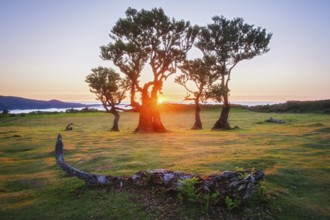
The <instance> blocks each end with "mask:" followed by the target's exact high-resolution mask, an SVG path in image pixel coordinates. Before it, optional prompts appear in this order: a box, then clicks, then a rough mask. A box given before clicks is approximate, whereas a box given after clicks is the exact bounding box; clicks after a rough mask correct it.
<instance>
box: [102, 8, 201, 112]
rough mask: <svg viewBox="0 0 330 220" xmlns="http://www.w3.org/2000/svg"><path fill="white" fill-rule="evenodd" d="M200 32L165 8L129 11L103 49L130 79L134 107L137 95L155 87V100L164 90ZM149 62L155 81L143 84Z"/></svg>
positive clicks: (104, 56)
mask: <svg viewBox="0 0 330 220" xmlns="http://www.w3.org/2000/svg"><path fill="white" fill-rule="evenodd" d="M198 32H199V28H198V27H197V26H195V27H192V26H191V25H190V23H189V22H186V21H183V20H180V21H176V20H175V19H171V18H170V17H168V16H167V15H166V14H165V12H164V10H163V9H161V8H153V9H152V10H150V11H149V10H144V9H142V10H140V11H137V10H136V9H133V8H128V9H127V11H126V18H121V19H119V20H118V21H117V23H116V24H115V26H114V27H113V28H112V31H111V34H110V37H111V41H110V43H109V44H108V45H106V46H102V47H101V57H102V58H103V59H105V60H110V61H112V62H113V63H114V65H116V66H117V67H119V68H120V70H121V71H122V72H123V73H124V74H126V75H127V76H128V78H129V79H130V82H131V84H132V90H131V104H132V105H137V106H138V105H139V104H138V103H137V102H136V101H135V92H140V93H143V94H144V93H146V92H148V91H150V90H149V87H150V86H152V92H151V93H152V94H153V96H154V98H155V96H157V95H158V93H160V92H161V90H162V86H163V81H165V80H166V79H167V78H168V77H169V76H170V75H172V74H173V73H175V71H176V67H177V64H179V63H181V62H182V61H184V60H185V59H186V55H187V52H188V50H190V48H191V47H192V46H193V43H194V41H195V38H196V36H197V34H198ZM147 61H148V63H149V64H150V66H151V69H152V72H153V76H154V77H153V81H150V82H146V83H145V84H144V85H140V83H139V82H140V79H139V78H140V77H141V72H142V69H143V68H144V65H145V64H146V63H147ZM144 95H146V94H144ZM156 101H157V100H156Z"/></svg>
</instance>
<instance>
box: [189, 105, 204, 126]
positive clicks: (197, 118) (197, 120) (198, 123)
mask: <svg viewBox="0 0 330 220" xmlns="http://www.w3.org/2000/svg"><path fill="white" fill-rule="evenodd" d="M200 111H201V107H200V105H199V98H198V99H195V124H194V126H193V127H192V128H191V129H193V130H198V129H202V128H203V125H202V120H201V116H200Z"/></svg>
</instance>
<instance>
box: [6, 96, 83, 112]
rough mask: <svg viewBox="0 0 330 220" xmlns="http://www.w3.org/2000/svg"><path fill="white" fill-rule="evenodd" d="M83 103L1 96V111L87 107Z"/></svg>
mask: <svg viewBox="0 0 330 220" xmlns="http://www.w3.org/2000/svg"><path fill="white" fill-rule="evenodd" d="M87 106H88V105H84V104H81V103H71V102H62V101H59V100H50V101H42V100H35V99H26V98H21V97H15V96H0V111H3V110H15V109H21V110H23V109H46V108H77V107H87Z"/></svg>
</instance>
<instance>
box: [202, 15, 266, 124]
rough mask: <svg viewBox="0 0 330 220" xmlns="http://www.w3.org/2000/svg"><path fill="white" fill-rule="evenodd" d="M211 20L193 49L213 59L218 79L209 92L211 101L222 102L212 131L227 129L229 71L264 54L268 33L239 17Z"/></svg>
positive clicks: (214, 18) (217, 17)
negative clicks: (240, 63) (197, 49)
mask: <svg viewBox="0 0 330 220" xmlns="http://www.w3.org/2000/svg"><path fill="white" fill-rule="evenodd" d="M212 20H213V23H212V24H208V25H207V27H204V28H202V31H201V34H200V35H199V41H198V42H197V43H196V46H197V47H198V48H199V49H200V50H201V51H202V52H203V54H204V56H207V57H212V58H214V59H215V60H216V65H215V68H216V69H217V71H218V73H219V76H220V77H219V80H218V81H217V82H216V83H215V84H214V85H213V86H212V89H211V93H210V95H211V97H212V98H213V99H214V100H216V101H222V102H223V105H222V111H221V115H220V118H219V119H218V120H217V121H216V123H215V124H214V126H213V129H230V128H231V127H230V125H229V123H228V115H229V109H230V105H229V100H228V97H229V92H230V89H229V81H230V76H231V72H232V70H233V68H234V67H235V66H236V65H237V64H238V63H239V62H240V61H242V60H249V59H252V58H253V57H255V56H258V55H262V54H264V53H267V52H268V51H269V48H268V44H269V42H270V39H271V37H272V34H271V33H266V30H265V29H261V27H254V25H249V24H246V23H244V20H243V19H242V18H234V19H233V20H229V19H226V18H225V17H223V16H221V17H219V16H215V17H213V18H212Z"/></svg>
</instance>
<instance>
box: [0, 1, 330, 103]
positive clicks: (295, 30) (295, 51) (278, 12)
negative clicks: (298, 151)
mask: <svg viewBox="0 0 330 220" xmlns="http://www.w3.org/2000/svg"><path fill="white" fill-rule="evenodd" d="M128 7H132V8H136V9H138V10H141V9H142V8H143V9H147V10H150V9H152V8H155V7H157V8H159V7H161V8H163V9H164V11H165V13H166V14H167V15H168V16H169V17H174V18H175V19H177V20H179V19H184V20H187V21H190V22H191V24H197V25H201V26H205V25H207V24H209V23H211V21H212V20H211V18H212V17H213V16H215V15H219V16H220V15H223V16H225V17H226V18H228V19H233V18H235V17H242V18H243V19H244V21H245V22H246V23H248V24H254V25H255V26H261V27H262V28H266V30H267V32H271V33H273V37H272V39H271V42H270V44H269V47H270V51H269V52H268V53H266V54H263V55H261V56H258V57H255V58H253V59H252V60H247V61H242V62H240V63H239V64H237V66H236V67H235V68H234V69H233V72H232V77H231V81H230V85H229V86H230V89H231V93H230V94H231V96H230V100H231V101H275V102H284V101H287V100H317V99H329V98H330V40H329V39H330V24H329V21H330V13H329V12H330V1H328V0H315V1H311V0H267V1H261V0H249V1H246V0H236V1H230V0H203V1H193V0H190V1H188V0H180V1H178V0H134V1H132V0H131V1H128V0H120V1H111V0H107V1H106V0H98V1H90V0H79V1H78V0H70V1H67V0H56V1H55V0H49V1H44V0H1V1H0V30H1V32H0V33H1V34H0V95H4V96H20V97H25V98H32V99H40V100H50V99H59V100H63V101H92V100H95V96H94V94H92V93H91V92H90V91H89V88H88V85H87V83H86V82H85V78H86V76H87V75H88V74H89V73H90V72H91V69H92V68H95V67H97V66H105V67H113V68H114V67H115V66H114V65H113V64H112V63H111V62H110V61H104V60H102V59H101V58H100V49H99V48H100V46H102V45H106V44H108V43H109V35H108V34H109V33H110V30H111V28H112V27H113V25H114V24H115V22H116V21H117V20H118V19H119V18H124V17H125V11H126V9H127V8H128ZM189 53H190V54H189V56H198V54H199V52H198V51H197V49H195V50H192V51H191V52H189ZM142 74H143V76H144V77H146V78H145V79H146V80H147V79H148V77H149V76H151V75H152V74H151V72H150V69H149V70H148V68H146V69H145V70H144V71H143V73H142ZM185 94H186V92H185V90H184V89H183V88H182V87H181V86H179V85H177V84H175V83H174V76H173V77H170V78H168V80H167V81H166V82H165V84H164V89H163V99H165V101H180V100H182V99H183V97H184V96H185Z"/></svg>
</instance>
